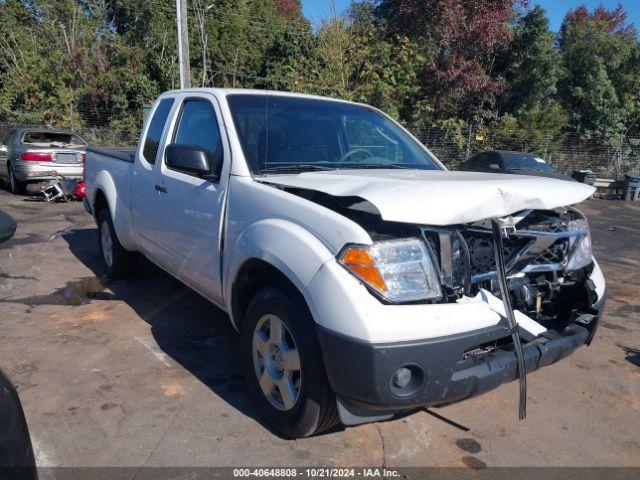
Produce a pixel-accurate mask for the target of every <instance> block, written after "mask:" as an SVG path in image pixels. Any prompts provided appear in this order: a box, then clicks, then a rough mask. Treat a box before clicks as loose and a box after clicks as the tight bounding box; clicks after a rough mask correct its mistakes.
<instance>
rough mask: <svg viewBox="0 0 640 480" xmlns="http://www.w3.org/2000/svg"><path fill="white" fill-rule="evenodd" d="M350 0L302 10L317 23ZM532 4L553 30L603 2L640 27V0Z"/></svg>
mask: <svg viewBox="0 0 640 480" xmlns="http://www.w3.org/2000/svg"><path fill="white" fill-rule="evenodd" d="M350 3H351V1H350V0H302V10H303V12H304V14H305V16H306V17H307V18H308V19H309V20H311V22H312V23H314V24H316V23H318V22H319V20H320V19H322V18H325V17H328V16H330V15H331V8H332V4H335V7H336V10H337V11H338V13H341V12H342V11H344V10H345V9H346V8H347V7H348V6H349V4H350ZM529 3H530V4H532V5H536V4H537V5H541V6H542V7H543V8H544V9H545V10H546V11H547V15H548V16H549V20H550V22H551V30H553V31H556V32H557V31H558V30H560V24H561V23H562V19H563V18H564V16H565V14H566V13H567V11H568V10H570V9H572V8H575V7H577V6H579V5H586V6H587V7H589V10H593V9H594V8H595V7H596V6H598V5H600V4H602V5H604V6H605V7H607V8H609V9H613V8H615V7H616V5H618V3H621V4H622V6H623V7H624V9H625V10H626V11H627V13H628V20H629V21H630V22H633V23H634V24H635V25H636V27H638V28H639V29H640V1H639V0H622V1H619V0H530V1H529Z"/></svg>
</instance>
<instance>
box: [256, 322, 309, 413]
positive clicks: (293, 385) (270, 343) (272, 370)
mask: <svg viewBox="0 0 640 480" xmlns="http://www.w3.org/2000/svg"><path fill="white" fill-rule="evenodd" d="M252 350H253V365H254V367H255V372H256V375H257V377H258V383H259V384H260V389H261V390H262V393H263V394H264V396H265V397H266V398H267V400H268V401H269V403H270V404H271V405H272V406H274V407H275V408H277V409H278V410H282V411H287V410H291V409H292V408H294V406H295V405H296V402H297V401H298V399H299V397H300V388H301V381H302V370H301V367H300V355H299V354H298V350H297V348H296V344H295V341H294V339H293V336H292V335H291V332H290V331H289V329H288V328H287V326H286V325H285V323H284V322H283V321H282V320H281V319H280V318H278V317H277V316H276V315H273V314H269V315H264V316H263V317H262V318H261V319H260V320H259V321H258V323H257V324H256V328H255V330H254V332H253V347H252Z"/></svg>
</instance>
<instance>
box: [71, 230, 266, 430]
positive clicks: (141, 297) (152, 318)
mask: <svg viewBox="0 0 640 480" xmlns="http://www.w3.org/2000/svg"><path fill="white" fill-rule="evenodd" d="M61 236H62V238H63V239H64V240H65V241H66V242H67V243H68V244H69V248H70V250H71V252H72V253H73V254H74V255H75V256H76V258H78V260H80V261H81V262H82V263H84V264H85V265H86V266H87V267H88V268H89V269H91V271H92V272H94V273H95V275H96V277H97V278H99V279H105V273H106V272H105V270H104V268H103V266H102V263H101V258H100V256H99V253H98V247H97V230H96V229H93V228H92V229H78V230H72V231H69V232H66V233H64V234H63V235H61ZM105 286H106V287H107V288H108V289H109V290H110V291H111V292H113V295H104V294H102V295H100V296H98V297H96V298H99V299H101V300H119V301H123V302H125V303H127V304H128V305H129V306H130V307H131V308H133V309H134V310H135V311H136V313H137V314H138V315H139V316H140V318H141V319H143V320H144V321H145V322H147V323H148V324H149V326H150V327H151V333H152V335H153V337H154V338H155V341H156V343H157V344H158V347H159V348H160V349H161V350H162V351H163V352H165V353H166V354H167V355H169V356H170V357H171V358H172V359H173V360H175V361H176V362H177V363H178V364H180V365H182V366H183V367H184V368H185V369H187V370H188V371H189V372H191V373H192V374H193V375H194V376H195V377H196V378H198V380H200V381H201V382H202V383H203V384H204V385H206V386H207V387H208V388H209V389H211V390H212V391H213V392H214V393H215V394H216V395H218V396H219V397H220V398H222V399H223V400H224V401H226V402H227V403H228V404H229V405H231V406H233V407H234V408H235V409H237V410H238V411H240V412H242V413H243V414H245V415H247V416H249V417H251V418H253V419H255V420H257V421H258V422H260V423H261V424H262V425H263V426H265V428H269V427H268V426H267V425H265V424H264V423H263V422H262V420H261V419H260V418H259V417H258V414H257V412H256V411H255V410H254V408H253V406H252V405H251V403H250V400H249V396H248V387H247V385H246V383H245V382H244V378H243V375H242V371H241V363H240V341H239V336H238V335H237V333H236V332H235V330H234V329H233V327H232V326H231V324H230V322H229V318H228V316H227V314H226V313H224V312H223V311H221V310H220V309H218V308H217V307H215V306H214V305H212V304H211V303H210V302H208V301H207V300H205V299H204V298H202V297H201V296H200V295H198V294H196V293H195V292H193V291H192V290H190V289H189V288H187V287H186V286H184V285H183V284H182V283H180V282H179V281H177V280H175V279H174V278H172V277H171V276H170V275H168V274H167V273H165V272H164V271H162V270H160V269H159V268H158V267H156V266H154V265H153V264H151V263H150V262H148V261H146V260H144V259H143V260H141V262H140V268H139V271H138V272H137V273H136V275H135V277H134V278H133V279H132V280H120V281H113V282H107V283H106V285H105ZM94 293H95V292H94ZM270 430H271V429H270Z"/></svg>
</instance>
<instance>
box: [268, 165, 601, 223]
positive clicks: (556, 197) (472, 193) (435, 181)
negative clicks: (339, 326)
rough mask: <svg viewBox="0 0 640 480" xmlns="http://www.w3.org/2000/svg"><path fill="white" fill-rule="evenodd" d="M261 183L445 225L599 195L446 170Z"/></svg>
mask: <svg viewBox="0 0 640 480" xmlns="http://www.w3.org/2000/svg"><path fill="white" fill-rule="evenodd" d="M262 181H263V182H264V183H270V184H276V185H280V186H289V187H296V188H303V189H307V190H316V191H319V192H323V193H327V194H329V195H333V196H338V197H360V198H363V199H365V200H367V201H368V202H370V203H371V204H373V205H374V206H375V207H376V208H377V209H378V211H379V212H380V214H381V215H382V218H383V219H384V220H387V221H392V222H403V223H415V224H422V225H440V226H443V225H453V224H459V223H469V222H476V221H479V220H484V219H487V218H495V217H503V216H505V215H510V214H512V213H516V212H519V211H521V210H529V209H531V210H534V209H540V210H550V209H553V208H558V207H565V206H569V205H573V204H576V203H579V202H582V201H583V200H586V199H587V198H589V197H590V196H591V195H592V194H593V192H595V189H594V188H593V187H590V186H588V185H585V184H582V183H578V182H567V181H563V180H556V179H552V178H542V177H528V176H525V175H502V174H493V173H477V172H450V171H441V170H437V171H432V170H336V171H328V172H305V173H300V174H295V175H268V176H267V177H264V178H263V180H262Z"/></svg>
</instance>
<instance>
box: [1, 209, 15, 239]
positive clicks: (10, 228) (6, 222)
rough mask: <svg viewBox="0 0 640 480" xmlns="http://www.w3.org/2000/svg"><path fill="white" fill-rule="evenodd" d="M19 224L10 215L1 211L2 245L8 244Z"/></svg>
mask: <svg viewBox="0 0 640 480" xmlns="http://www.w3.org/2000/svg"><path fill="white" fill-rule="evenodd" d="M17 227H18V224H17V223H16V221H15V220H14V219H13V217H11V215H9V214H8V213H5V212H3V211H2V210H0V243H2V242H6V241H7V240H9V239H10V238H11V237H13V235H14V234H15V233H16V228H17Z"/></svg>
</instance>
